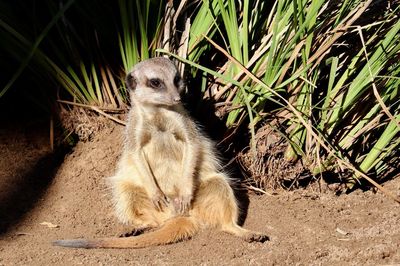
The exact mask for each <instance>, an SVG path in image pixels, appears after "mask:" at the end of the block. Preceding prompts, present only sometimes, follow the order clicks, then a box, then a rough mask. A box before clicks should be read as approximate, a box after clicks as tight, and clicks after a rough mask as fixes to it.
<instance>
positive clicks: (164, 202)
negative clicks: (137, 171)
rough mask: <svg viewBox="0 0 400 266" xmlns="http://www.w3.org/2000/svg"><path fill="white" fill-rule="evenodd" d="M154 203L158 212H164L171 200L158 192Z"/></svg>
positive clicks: (154, 197)
mask: <svg viewBox="0 0 400 266" xmlns="http://www.w3.org/2000/svg"><path fill="white" fill-rule="evenodd" d="M152 202H153V205H154V207H155V208H156V209H157V210H158V211H163V209H164V208H166V207H167V206H168V204H169V199H168V198H167V197H166V196H165V195H164V193H162V192H160V191H158V192H157V193H156V194H155V195H154V196H153V197H152Z"/></svg>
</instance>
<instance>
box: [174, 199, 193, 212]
mask: <svg viewBox="0 0 400 266" xmlns="http://www.w3.org/2000/svg"><path fill="white" fill-rule="evenodd" d="M191 202H192V195H184V196H179V197H177V198H175V199H174V200H173V204H174V208H175V212H176V213H178V214H185V213H187V212H188V211H189V209H190V206H191Z"/></svg>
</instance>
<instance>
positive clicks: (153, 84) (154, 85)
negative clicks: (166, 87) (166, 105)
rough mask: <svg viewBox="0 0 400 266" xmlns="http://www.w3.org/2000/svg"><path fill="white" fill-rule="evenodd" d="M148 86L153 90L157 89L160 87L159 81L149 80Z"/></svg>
mask: <svg viewBox="0 0 400 266" xmlns="http://www.w3.org/2000/svg"><path fill="white" fill-rule="evenodd" d="M148 85H149V86H150V87H152V88H153V89H159V88H160V87H161V80H159V79H150V80H149V82H148Z"/></svg>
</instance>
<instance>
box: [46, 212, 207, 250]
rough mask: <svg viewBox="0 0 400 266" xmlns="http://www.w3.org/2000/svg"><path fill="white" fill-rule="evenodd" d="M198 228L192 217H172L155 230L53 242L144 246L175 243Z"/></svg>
mask: <svg viewBox="0 0 400 266" xmlns="http://www.w3.org/2000/svg"><path fill="white" fill-rule="evenodd" d="M198 230H199V225H198V223H197V222H196V221H195V220H194V219H193V218H192V217H175V218H172V219H170V220H168V221H166V223H165V224H164V225H163V226H162V227H161V228H159V229H157V230H156V231H152V232H149V233H145V234H143V235H139V236H133V237H125V238H100V239H69V240H57V241H54V242H53V245H55V246H62V247H69V248H144V247H150V246H159V245H166V244H172V243H176V242H179V241H182V240H186V239H189V238H191V237H192V236H194V235H195V234H196V233H197V232H198Z"/></svg>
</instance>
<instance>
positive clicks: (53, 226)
mask: <svg viewBox="0 0 400 266" xmlns="http://www.w3.org/2000/svg"><path fill="white" fill-rule="evenodd" d="M40 224H41V225H44V226H47V227H48V228H58V227H60V226H59V225H57V224H52V223H50V222H42V223H40Z"/></svg>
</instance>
